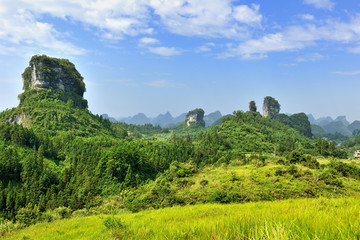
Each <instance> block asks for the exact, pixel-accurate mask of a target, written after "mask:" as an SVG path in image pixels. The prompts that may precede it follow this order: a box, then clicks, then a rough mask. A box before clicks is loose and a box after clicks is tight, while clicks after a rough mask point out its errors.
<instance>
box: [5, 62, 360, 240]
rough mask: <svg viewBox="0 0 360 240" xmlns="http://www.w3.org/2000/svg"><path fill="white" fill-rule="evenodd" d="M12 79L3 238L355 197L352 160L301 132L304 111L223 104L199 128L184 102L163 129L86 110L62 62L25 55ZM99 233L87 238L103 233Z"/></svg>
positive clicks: (199, 114)
mask: <svg viewBox="0 0 360 240" xmlns="http://www.w3.org/2000/svg"><path fill="white" fill-rule="evenodd" d="M34 59H35V60H36V61H35V63H36V64H38V65H39V66H41V67H38V68H35V67H34V64H35V63H34V61H33V60H34ZM39 61H40V62H39ZM41 61H43V62H41ZM63 63H64V64H65V63H66V64H65V65H64V66H63V65H62V64H63ZM39 69H40V70H39ZM41 69H45V70H46V71H45V70H44V71H45V72H44V73H43V72H41V71H43V70H41ZM69 71H70V72H69ZM72 71H73V72H72ZM30 72H31V73H32V74H29V73H30ZM33 73H34V74H33ZM71 73H73V74H74V76H75V77H74V79H72V78H71V76H72V74H71ZM49 74H50V75H49ZM23 77H24V84H25V83H26V87H25V89H26V90H25V91H24V93H22V94H20V95H19V99H20V104H19V106H18V107H16V108H13V109H10V110H7V111H5V112H2V113H0V233H1V234H2V235H4V234H6V235H7V236H10V235H11V233H9V232H11V231H14V230H15V229H20V228H25V227H30V228H29V229H31V228H32V227H31V225H34V224H36V223H38V222H52V221H56V220H57V219H60V218H67V217H70V216H87V215H99V214H100V216H101V214H109V213H112V212H114V213H115V212H122V211H133V212H137V211H142V210H148V209H154V208H156V209H157V208H164V207H169V206H177V205H181V206H183V205H194V204H203V203H223V204H229V203H244V202H259V201H278V200H283V199H289V198H316V197H329V198H332V197H348V196H354V197H355V196H358V195H359V191H360V189H359V187H358V186H360V184H359V181H360V168H359V166H358V164H357V163H356V162H355V161H347V160H339V159H341V158H343V159H344V158H347V154H346V151H345V150H341V149H339V148H337V147H336V146H335V143H334V142H328V141H327V140H324V139H321V138H318V139H312V138H310V135H309V134H308V133H309V131H308V130H309V129H310V125H309V122H308V119H307V117H306V116H305V115H304V114H294V115H293V116H290V117H289V118H287V117H284V116H283V117H282V119H283V121H280V120H279V119H275V120H273V119H271V118H269V117H263V116H261V115H260V114H259V113H256V112H245V113H244V112H241V111H234V113H233V115H232V116H229V117H225V118H222V120H221V121H222V123H221V124H218V125H215V126H212V127H209V128H205V127H204V125H205V123H204V120H203V115H204V112H203V110H202V109H195V110H194V111H190V112H189V116H188V117H189V121H190V118H191V121H190V124H187V122H186V121H184V122H182V123H181V124H179V125H177V126H175V127H173V128H168V129H162V128H160V127H154V126H151V125H144V126H136V125H127V124H124V123H111V122H110V121H109V120H108V119H104V118H103V117H101V116H98V115H96V116H95V115H93V114H92V113H91V112H90V111H89V110H88V108H87V101H86V99H84V98H83V97H82V93H83V90H85V86H84V85H82V84H81V83H82V77H81V75H80V74H79V73H77V71H76V69H75V67H74V66H73V65H72V64H71V63H70V62H69V61H68V60H61V59H60V60H59V59H55V58H49V57H46V56H41V57H34V58H33V59H32V60H31V61H30V66H29V68H27V69H26V71H25V72H24V75H23ZM72 82H73V83H74V84H75V86H78V87H76V88H73V87H72V86H73V84H72ZM64 84H65V85H64ZM79 86H80V88H79ZM80 90H81V91H80ZM190 115H191V116H190ZM279 116H280V117H281V116H282V115H281V114H280V115H279ZM188 125H189V126H188ZM129 216H130V215H129ZM134 216H135V215H134ZM89 219H92V217H90V218H89ZM93 219H94V218H93ZM69 221H74V222H73V224H74V225H73V229H70V228H71V227H70V226H69V225H67V226H63V227H64V229H63V230H58V231H59V232H60V233H63V234H60V235H63V237H65V236H71V235H67V233H69V234H70V233H71V232H74V234H75V235H76V236H78V235H77V234H80V233H78V232H77V230H76V228H81V227H79V226H78V225H77V223H76V222H77V221H78V220H77V218H74V219H72V220H69ZM106 221H108V222H107V223H106V224H105V226H108V227H109V226H110V228H111V226H112V224H115V225H114V226H117V227H119V228H122V227H123V226H122V225H121V224H120V223H119V222H117V221H116V220H113V219H110V220H106ZM114 221H115V222H114ZM65 224H67V223H65ZM91 224H94V222H91V223H89V226H92V225H91ZM65 228H69V229H68V230H65ZM25 231H26V230H25ZM34 231H35V230H34ZM96 231H97V230H96ZM99 231H100V232H96V233H95V232H94V234H95V235H91V238H103V237H104V236H107V235H106V234H108V232H107V231H105V230H104V228H102V229H100V230H99ZM111 231H112V230H111ZM111 231H110V232H111ZM8 234H10V235H8ZM81 234H84V235H83V236H85V237H84V238H87V237H86V236H87V235H86V234H87V233H85V231H82V233H81ZM103 234H105V235H103ZM119 234H120V235H121V234H123V233H119ZM144 234H145V236H146V237H152V235H151V234H150V235H147V234H149V233H144ZM161 234H162V233H161ZM171 234H173V233H171ZM184 234H185V233H184ZM189 234H190V233H189ZM219 234H220V235H219V236H223V235H222V234H225V232H223V233H219ZM234 234H237V233H234ZM254 234H255V233H254ZM256 234H258V233H256ZM334 234H335V233H334ZM336 234H337V233H336ZM129 236H132V235H129ZM134 236H135V237H134V238H137V237H138V235H134ZM154 236H155V235H154ZM170 236H177V235H170ZM179 236H182V235H179ZM200 236H203V235H200ZM235 236H238V235H235ZM313 236H315V235H313ZM321 236H322V235H321ZM334 236H335V235H334ZM60 237H62V236H60ZM31 238H37V237H36V236H32V237H31ZM130 238H131V237H130ZM155 238H161V236H159V237H155ZM189 238H191V235H189Z"/></svg>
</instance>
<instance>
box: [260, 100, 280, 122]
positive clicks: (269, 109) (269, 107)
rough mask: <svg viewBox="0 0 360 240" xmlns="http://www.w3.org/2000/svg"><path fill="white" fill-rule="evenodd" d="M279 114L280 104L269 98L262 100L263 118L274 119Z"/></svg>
mask: <svg viewBox="0 0 360 240" xmlns="http://www.w3.org/2000/svg"><path fill="white" fill-rule="evenodd" d="M279 112H280V104H279V102H278V101H277V100H276V99H275V98H273V97H270V96H267V97H265V98H264V103H263V114H264V117H270V118H275V117H276V115H278V114H279Z"/></svg>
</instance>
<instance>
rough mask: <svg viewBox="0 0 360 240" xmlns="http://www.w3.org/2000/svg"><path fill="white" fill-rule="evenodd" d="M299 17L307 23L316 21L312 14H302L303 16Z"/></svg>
mask: <svg viewBox="0 0 360 240" xmlns="http://www.w3.org/2000/svg"><path fill="white" fill-rule="evenodd" d="M299 17H300V18H301V19H302V20H306V21H314V20H315V17H314V15H311V14H302V15H299Z"/></svg>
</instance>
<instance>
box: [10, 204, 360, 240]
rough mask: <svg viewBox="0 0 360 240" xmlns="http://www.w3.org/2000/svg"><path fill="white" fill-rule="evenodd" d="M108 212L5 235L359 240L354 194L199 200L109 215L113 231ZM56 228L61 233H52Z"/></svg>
mask: <svg viewBox="0 0 360 240" xmlns="http://www.w3.org/2000/svg"><path fill="white" fill-rule="evenodd" d="M107 217H108V216H104V215H102V216H91V217H85V218H74V219H70V220H61V221H59V222H54V223H48V224H45V225H44V224H38V225H35V226H33V227H31V228H28V229H24V230H22V231H19V232H17V233H14V234H12V235H8V238H9V239H19V238H22V237H23V236H27V237H28V238H29V239H47V238H46V237H45V236H49V232H52V233H53V237H52V239H69V237H71V239H76V238H78V239H100V238H104V239H105V238H106V239H108V238H114V239H115V238H122V239H301V240H306V239H309V240H310V239H311V240H312V239H360V201H359V199H357V198H339V199H326V198H320V199H297V200H285V201H277V202H257V203H246V204H229V205H220V204H204V205H194V206H186V207H173V208H165V209H160V210H148V211H143V212H140V213H136V214H132V213H129V214H121V215H117V216H114V217H117V218H121V221H122V223H123V225H124V227H122V228H119V229H118V230H117V233H116V232H115V233H114V231H113V230H114V229H112V231H111V232H110V231H109V230H106V228H105V227H104V223H103V222H104V220H105V219H106V218H107ZM89 222H90V223H92V224H90V225H91V226H92V230H91V231H89V232H87V231H86V230H85V228H86V226H89ZM59 231H60V232H62V233H63V235H62V236H61V235H59V234H57V232H59ZM67 231H69V232H71V233H72V235H71V236H70V235H68V234H67V233H66V232H67ZM77 233H78V235H77ZM46 234H48V235H46Z"/></svg>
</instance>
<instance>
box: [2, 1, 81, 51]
mask: <svg viewBox="0 0 360 240" xmlns="http://www.w3.org/2000/svg"><path fill="white" fill-rule="evenodd" d="M1 11H2V12H3V14H1V15H0V40H1V41H2V46H1V47H0V48H1V49H0V54H18V55H24V54H26V53H27V52H30V51H34V50H35V51H37V52H39V51H43V50H47V51H55V52H56V53H58V54H66V55H82V54H85V53H86V50H85V49H83V48H80V47H76V46H74V45H73V44H71V43H70V42H68V41H66V40H64V39H63V38H62V36H63V35H66V34H63V33H60V32H58V31H57V30H56V29H55V28H54V27H53V25H51V24H48V23H45V22H40V21H38V20H37V19H36V17H35V15H34V14H33V13H32V12H31V11H30V10H26V9H16V8H11V5H10V7H8V8H6V9H5V8H4V7H3V8H2V10H1ZM4 48H7V50H4Z"/></svg>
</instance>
